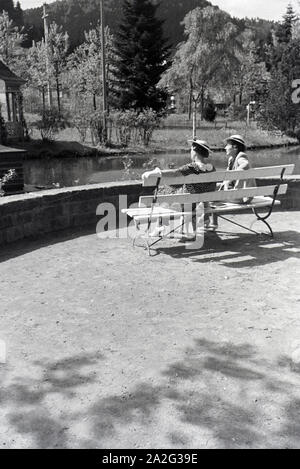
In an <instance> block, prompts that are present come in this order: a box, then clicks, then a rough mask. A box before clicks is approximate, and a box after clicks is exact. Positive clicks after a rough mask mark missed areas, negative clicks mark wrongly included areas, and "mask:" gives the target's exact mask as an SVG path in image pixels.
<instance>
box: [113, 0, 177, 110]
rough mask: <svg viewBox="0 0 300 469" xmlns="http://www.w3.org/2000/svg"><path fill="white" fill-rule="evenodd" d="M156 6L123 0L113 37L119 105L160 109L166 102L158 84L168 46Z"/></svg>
mask: <svg viewBox="0 0 300 469" xmlns="http://www.w3.org/2000/svg"><path fill="white" fill-rule="evenodd" d="M157 7H158V5H157V4H154V3H153V1H151V0H124V3H123V8H122V9H123V19H122V21H121V23H120V25H119V28H118V31H117V34H116V40H115V54H116V57H117V59H116V63H115V69H114V78H115V87H114V88H115V96H116V103H115V105H116V107H117V108H119V109H123V110H125V109H135V110H136V111H137V112H141V111H142V110H144V109H146V108H151V109H153V110H154V111H157V112H160V111H162V110H163V109H164V108H165V106H166V100H167V93H166V91H164V90H162V89H158V87H157V84H158V82H159V81H160V78H161V76H162V74H163V72H164V71H165V70H166V68H167V66H168V56H169V47H168V46H167V43H166V40H165V39H164V37H163V30H162V25H163V21H161V20H159V19H157V17H156V11H157Z"/></svg>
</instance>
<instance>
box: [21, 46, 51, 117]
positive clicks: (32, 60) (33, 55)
mask: <svg viewBox="0 0 300 469" xmlns="http://www.w3.org/2000/svg"><path fill="white" fill-rule="evenodd" d="M46 57H47V50H46V46H45V42H44V41H41V42H38V43H36V44H33V46H32V47H31V48H30V49H29V50H28V53H27V56H26V61H27V80H28V81H27V83H28V85H29V86H31V87H32V88H37V89H38V90H39V91H40V92H41V94H42V99H43V112H44V111H45V108H46V103H45V93H46V89H47V85H48V73H47V58H46Z"/></svg>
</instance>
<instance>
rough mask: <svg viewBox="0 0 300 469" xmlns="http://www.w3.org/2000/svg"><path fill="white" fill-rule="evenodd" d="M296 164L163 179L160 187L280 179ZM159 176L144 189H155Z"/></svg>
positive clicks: (290, 171)
mask: <svg viewBox="0 0 300 469" xmlns="http://www.w3.org/2000/svg"><path fill="white" fill-rule="evenodd" d="M294 167H295V165H294V164H288V165H280V166H266V167H263V168H253V169H247V170H246V171H226V170H221V171H213V172H211V173H201V174H192V175H190V176H179V177H174V178H172V177H164V176H163V177H162V178H161V181H160V185H161V186H164V185H167V186H168V185H169V186H177V185H178V186H181V185H183V184H199V183H201V182H222V181H237V180H239V179H243V180H247V179H261V178H265V177H274V178H279V177H280V176H281V173H282V171H283V170H285V171H284V175H285V176H288V175H291V174H292V173H293V171H294ZM156 181H157V176H152V177H150V178H148V179H145V180H144V181H143V186H144V187H155V186H156Z"/></svg>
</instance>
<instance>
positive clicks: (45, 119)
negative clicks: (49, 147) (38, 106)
mask: <svg viewBox="0 0 300 469" xmlns="http://www.w3.org/2000/svg"><path fill="white" fill-rule="evenodd" d="M32 126H33V127H36V128H37V129H38V130H39V132H40V134H41V137H42V140H43V142H53V140H54V139H55V136H56V134H58V132H59V131H60V130H63V129H65V128H66V121H65V120H64V118H63V117H62V115H61V114H60V113H59V112H58V111H57V110H55V109H45V110H43V111H42V117H41V119H40V120H38V121H36V122H34V123H33V124H32Z"/></svg>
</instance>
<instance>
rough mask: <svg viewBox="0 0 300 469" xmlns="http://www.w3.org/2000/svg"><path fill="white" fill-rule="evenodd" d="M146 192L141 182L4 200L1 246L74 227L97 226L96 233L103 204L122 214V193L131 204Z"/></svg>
mask: <svg viewBox="0 0 300 469" xmlns="http://www.w3.org/2000/svg"><path fill="white" fill-rule="evenodd" d="M142 192H143V193H145V190H144V189H142V186H141V184H140V183H139V182H118V183H105V184H92V185H88V186H80V187H79V186H77V187H69V188H65V189H51V190H47V191H39V192H32V193H28V194H23V195H13V196H8V197H2V198H1V199H0V245H4V244H6V243H11V242H13V241H17V240H20V239H25V238H37V237H40V236H42V235H43V234H45V233H50V232H55V231H60V230H64V229H70V228H74V230H76V229H78V228H79V227H84V226H92V225H94V227H95V230H96V225H97V222H98V221H99V216H97V215H96V209H97V207H98V205H99V204H100V203H102V202H109V203H112V204H114V206H115V207H116V209H117V211H118V207H119V194H124V195H127V199H128V205H130V204H132V203H134V202H136V201H137V200H138V198H139V196H140V195H141V194H142ZM147 193H149V191H147Z"/></svg>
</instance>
